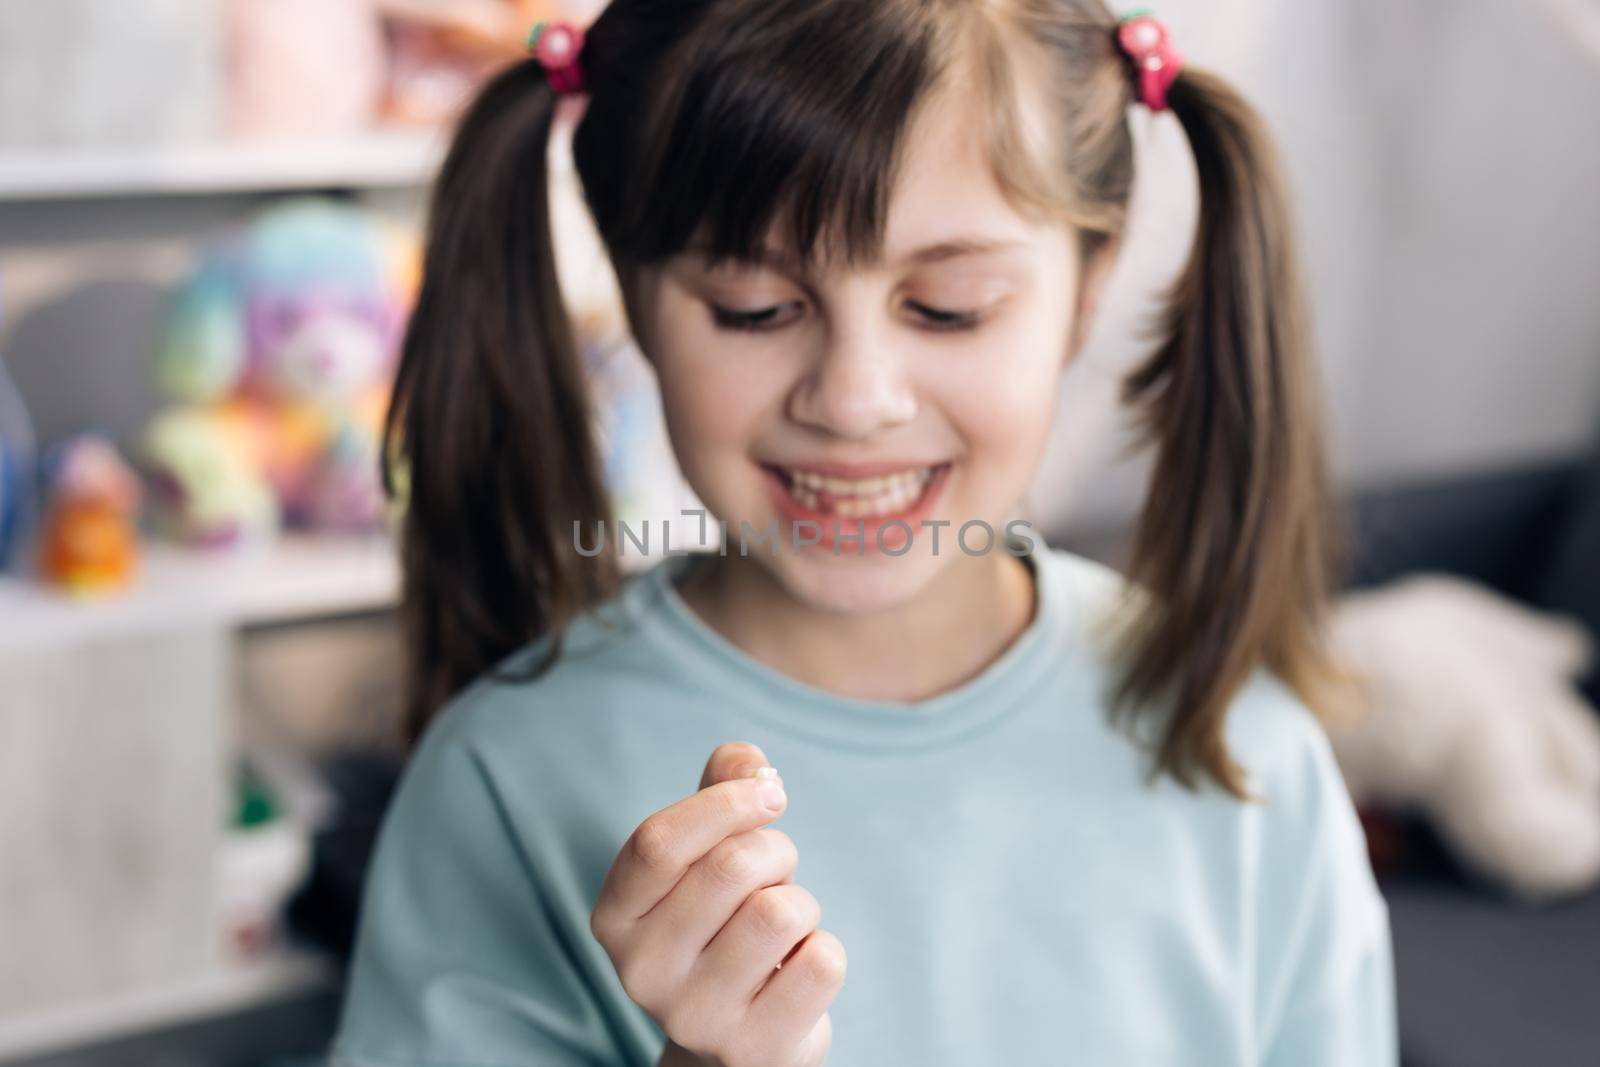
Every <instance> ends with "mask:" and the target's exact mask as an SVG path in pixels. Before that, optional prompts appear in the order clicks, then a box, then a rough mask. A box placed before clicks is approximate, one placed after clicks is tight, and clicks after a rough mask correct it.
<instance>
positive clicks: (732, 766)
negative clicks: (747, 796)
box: [700, 741, 768, 789]
mask: <svg viewBox="0 0 1600 1067" xmlns="http://www.w3.org/2000/svg"><path fill="white" fill-rule="evenodd" d="M767 765H768V764H767V755H766V753H765V752H762V751H761V749H760V748H759V747H758V746H756V745H753V744H751V743H750V742H749V741H729V742H727V743H726V744H722V745H718V746H717V747H716V748H715V749H714V750H712V753H711V758H710V759H708V760H706V769H705V772H704V773H703V774H701V775H700V788H701V789H704V788H705V787H706V786H708V785H716V784H717V783H718V782H726V781H730V780H732V779H734V778H748V777H750V776H751V775H752V774H754V773H755V772H756V768H757V767H764V766H767Z"/></svg>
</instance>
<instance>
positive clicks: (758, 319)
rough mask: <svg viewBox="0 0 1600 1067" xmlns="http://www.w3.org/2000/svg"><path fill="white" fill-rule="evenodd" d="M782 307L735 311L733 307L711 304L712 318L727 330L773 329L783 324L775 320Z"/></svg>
mask: <svg viewBox="0 0 1600 1067" xmlns="http://www.w3.org/2000/svg"><path fill="white" fill-rule="evenodd" d="M782 310H783V309H782V308H781V307H771V308H761V309H759V310H757V311H735V310H734V309H732V308H725V307H718V306H716V305H715V304H713V305H712V306H711V315H712V318H714V319H715V320H716V323H717V325H718V326H719V327H721V328H722V329H725V330H750V331H761V330H773V329H777V327H778V326H782V325H783V323H782V322H781V321H777V322H776V323H775V322H774V320H775V318H776V316H777V314H778V313H779V312H780V311H782Z"/></svg>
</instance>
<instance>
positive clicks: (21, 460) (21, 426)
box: [0, 357, 35, 571]
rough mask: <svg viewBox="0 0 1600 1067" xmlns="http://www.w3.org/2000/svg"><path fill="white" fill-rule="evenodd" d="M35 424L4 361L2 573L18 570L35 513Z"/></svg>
mask: <svg viewBox="0 0 1600 1067" xmlns="http://www.w3.org/2000/svg"><path fill="white" fill-rule="evenodd" d="M34 457H35V443H34V437H33V422H32V421H31V420H30V419H29V418H28V409H27V408H26V407H25V406H23V403H22V394H21V393H20V392H19V391H18V390H17V387H16V384H15V383H14V382H13V381H12V380H11V376H10V375H9V374H7V373H6V365H5V359H4V358H3V357H0V571H9V570H16V569H18V563H19V561H20V558H21V554H22V545H23V543H24V541H26V539H27V533H28V528H29V525H30V523H31V522H32V519H33V512H34Z"/></svg>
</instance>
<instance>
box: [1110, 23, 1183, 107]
mask: <svg viewBox="0 0 1600 1067" xmlns="http://www.w3.org/2000/svg"><path fill="white" fill-rule="evenodd" d="M1117 45H1118V47H1120V48H1121V49H1122V52H1123V54H1124V55H1126V56H1127V57H1128V58H1129V59H1131V60H1133V63H1134V66H1136V67H1138V68H1139V99H1140V100H1141V101H1142V102H1143V103H1144V106H1145V107H1147V108H1149V109H1150V110H1151V111H1161V110H1163V109H1164V108H1165V107H1166V106H1167V90H1168V89H1169V88H1170V87H1171V86H1172V83H1173V82H1174V81H1176V80H1177V77H1178V71H1179V70H1181V69H1182V68H1183V56H1182V54H1181V53H1179V51H1178V50H1177V49H1176V48H1175V47H1173V44H1172V35H1171V34H1169V33H1168V32H1167V27H1166V25H1165V24H1164V23H1162V22H1161V21H1159V20H1158V19H1156V18H1155V17H1154V16H1152V15H1151V14H1150V13H1149V12H1148V11H1133V12H1129V13H1128V14H1126V15H1124V16H1123V17H1122V20H1121V21H1120V22H1118V23H1117Z"/></svg>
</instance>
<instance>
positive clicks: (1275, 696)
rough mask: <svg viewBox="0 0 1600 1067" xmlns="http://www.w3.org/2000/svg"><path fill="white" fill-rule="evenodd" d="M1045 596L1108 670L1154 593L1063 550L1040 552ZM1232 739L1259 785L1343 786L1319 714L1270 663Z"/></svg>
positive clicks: (1241, 696) (1250, 684) (1234, 718)
mask: <svg viewBox="0 0 1600 1067" xmlns="http://www.w3.org/2000/svg"><path fill="white" fill-rule="evenodd" d="M1036 558H1037V559H1038V560H1039V563H1040V575H1041V580H1042V581H1043V582H1044V583H1045V589H1046V595H1053V596H1056V597H1059V598H1061V601H1062V602H1063V603H1064V604H1065V605H1067V611H1066V612H1065V614H1066V615H1067V616H1068V617H1069V618H1070V619H1071V620H1072V621H1073V624H1072V626H1071V627H1070V631H1071V632H1070V640H1073V641H1077V642H1082V643H1083V644H1085V645H1087V646H1088V647H1089V648H1091V649H1092V650H1093V651H1094V653H1095V657H1094V658H1095V662H1096V663H1097V664H1098V666H1099V668H1100V669H1101V670H1102V671H1106V672H1109V671H1110V670H1111V668H1112V665H1113V664H1112V655H1113V650H1112V647H1111V639H1112V636H1113V635H1114V633H1115V631H1116V630H1117V628H1118V627H1119V625H1121V624H1122V623H1123V622H1125V621H1127V618H1128V615H1129V613H1131V612H1134V611H1137V610H1138V609H1139V608H1141V607H1142V606H1143V604H1144V603H1145V601H1146V599H1147V594H1146V592H1145V590H1144V588H1143V587H1142V586H1139V585H1137V584H1135V583H1133V582H1131V581H1130V580H1129V579H1128V578H1127V577H1126V576H1125V575H1124V574H1123V573H1122V572H1121V571H1119V570H1117V569H1116V568H1115V567H1113V566H1111V565H1109V564H1106V563H1103V562H1101V561H1099V560H1096V559H1092V558H1089V557H1086V556H1081V555H1078V554H1076V553H1073V552H1070V551H1066V550H1064V549H1059V548H1050V549H1047V550H1044V551H1041V552H1039V553H1036ZM1225 739H1226V742H1227V745H1228V749H1229V752H1230V754H1231V755H1232V756H1233V758H1234V759H1235V760H1236V761H1238V762H1239V763H1240V764H1241V765H1242V766H1243V768H1244V769H1245V771H1246V772H1247V774H1249V776H1250V777H1251V779H1252V780H1253V781H1254V782H1255V784H1256V787H1257V789H1258V791H1260V792H1264V793H1270V794H1272V795H1275V796H1282V797H1284V798H1285V799H1284V800H1283V801H1282V803H1284V804H1287V803H1289V801H1290V800H1291V799H1292V797H1290V796H1289V794H1292V793H1293V792H1294V791H1295V790H1296V789H1297V788H1305V787H1308V786H1309V787H1316V788H1335V789H1337V790H1340V791H1342V790H1343V782H1342V779H1340V777H1339V771H1338V767H1337V765H1336V764H1335V763H1334V760H1333V751H1332V746H1331V744H1330V743H1329V740H1328V736H1327V733H1326V731H1325V730H1324V729H1323V726H1322V723H1321V720H1320V719H1319V718H1318V716H1317V714H1316V712H1315V711H1314V710H1313V709H1312V708H1311V707H1310V706H1309V705H1308V704H1307V703H1306V702H1305V701H1304V700H1303V699H1302V698H1301V697H1300V696H1299V694H1298V693H1296V692H1295V691H1294V690H1293V689H1292V688H1290V687H1289V686H1288V685H1287V684H1286V683H1285V682H1284V681H1283V680H1282V679H1281V678H1279V677H1278V676H1277V675H1276V674H1275V673H1273V672H1272V671H1271V670H1270V669H1269V668H1267V667H1266V666H1265V665H1257V666H1256V667H1255V669H1254V670H1252V671H1251V672H1250V674H1249V675H1247V676H1246V678H1245V681H1244V683H1243V684H1242V685H1240V687H1239V689H1238V691H1237V692H1235V694H1234V696H1233V699H1232V701H1231V703H1230V704H1229V709H1228V716H1227V720H1226V726H1225Z"/></svg>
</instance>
